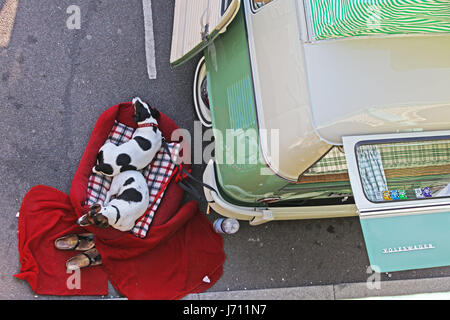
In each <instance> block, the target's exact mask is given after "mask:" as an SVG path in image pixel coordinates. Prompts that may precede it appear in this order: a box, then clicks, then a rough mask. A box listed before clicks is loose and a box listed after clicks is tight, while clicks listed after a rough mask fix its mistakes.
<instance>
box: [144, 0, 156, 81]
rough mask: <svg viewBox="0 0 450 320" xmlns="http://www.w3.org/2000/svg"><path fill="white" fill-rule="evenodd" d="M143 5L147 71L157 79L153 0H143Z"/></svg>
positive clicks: (149, 75)
mask: <svg viewBox="0 0 450 320" xmlns="http://www.w3.org/2000/svg"><path fill="white" fill-rule="evenodd" d="M142 6H143V8H144V27H145V54H146V58H147V73H148V77H149V78H150V79H156V54H155V36H154V34H153V14H152V1H151V0H142Z"/></svg>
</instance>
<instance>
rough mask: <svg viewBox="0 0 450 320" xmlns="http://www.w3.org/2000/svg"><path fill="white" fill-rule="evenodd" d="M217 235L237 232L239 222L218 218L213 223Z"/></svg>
mask: <svg viewBox="0 0 450 320" xmlns="http://www.w3.org/2000/svg"><path fill="white" fill-rule="evenodd" d="M213 225H214V230H215V231H216V232H217V233H223V234H233V233H236V232H237V231H238V230H239V222H238V221H237V220H236V219H231V218H219V219H217V220H216V221H214V223H213Z"/></svg>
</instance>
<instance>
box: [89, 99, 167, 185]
mask: <svg viewBox="0 0 450 320" xmlns="http://www.w3.org/2000/svg"><path fill="white" fill-rule="evenodd" d="M132 102H133V105H134V110H135V114H134V121H135V122H136V123H137V124H138V128H137V129H136V131H135V132H134V134H133V138H132V139H131V140H129V141H127V142H125V143H123V144H121V145H119V146H116V145H115V144H113V143H111V142H108V143H105V144H104V145H103V147H101V148H100V151H99V153H98V155H97V164H96V165H95V167H94V168H93V169H92V171H93V172H95V173H100V174H104V175H106V176H109V177H113V176H116V175H118V174H119V173H120V172H124V171H128V170H141V169H143V168H145V167H146V166H147V165H148V164H149V163H150V162H151V161H152V160H153V158H154V157H155V155H156V153H157V152H158V151H159V150H160V149H161V144H162V134H161V131H160V130H159V129H158V121H157V120H158V119H159V116H160V114H159V111H158V110H156V109H155V108H152V107H150V106H149V105H148V104H147V103H145V102H143V101H142V100H141V99H139V98H137V97H136V98H134V99H133V101H132Z"/></svg>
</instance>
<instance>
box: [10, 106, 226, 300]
mask: <svg viewBox="0 0 450 320" xmlns="http://www.w3.org/2000/svg"><path fill="white" fill-rule="evenodd" d="M132 114H133V107H132V105H131V103H123V104H119V105H116V106H114V107H112V108H110V109H108V110H107V111H105V112H104V113H103V114H102V115H101V116H100V118H99V119H98V121H97V123H96V125H95V128H94V130H93V132H92V135H91V138H90V140H89V143H88V146H87V147H86V150H85V152H84V154H83V157H82V159H81V162H80V165H79V167H78V169H77V171H76V173H75V176H74V178H73V181H72V186H71V190H70V196H69V195H66V194H64V193H62V192H60V191H58V190H56V189H53V188H50V187H46V186H36V187H34V188H32V189H31V190H30V191H29V192H28V193H27V195H26V196H25V198H24V200H23V202H22V206H21V209H20V216H19V255H20V264H21V268H20V273H19V274H17V275H15V277H17V278H19V279H24V280H26V281H28V283H29V284H30V286H31V287H32V289H33V291H34V292H35V293H36V294H43V295H106V294H107V291H108V290H107V279H109V280H110V281H111V283H112V284H113V286H114V287H115V289H116V290H117V291H118V292H120V293H121V294H123V295H124V296H126V297H127V298H129V299H179V298H182V297H183V296H185V295H187V294H189V293H198V292H202V291H204V290H206V289H208V288H209V287H211V286H212V285H213V284H214V283H215V282H216V281H217V280H218V279H219V278H220V276H221V274H222V265H223V263H224V260H225V254H224V252H223V240H222V238H221V236H219V235H217V234H216V233H215V232H214V230H213V228H212V225H211V223H210V222H209V220H208V219H207V218H206V217H205V216H204V215H203V213H202V212H200V210H199V208H198V203H197V202H195V201H191V202H188V203H186V204H185V205H184V206H182V207H181V208H180V203H181V200H182V198H183V195H184V192H183V190H182V189H181V188H180V187H179V186H178V185H177V184H176V183H174V182H171V183H170V185H169V187H168V189H167V190H166V192H165V196H164V199H163V200H162V202H161V204H160V206H159V208H158V211H157V212H156V214H155V217H154V219H153V222H152V226H151V227H150V231H149V233H148V235H147V237H146V238H144V239H139V238H137V237H135V236H134V235H132V234H131V233H124V232H120V231H118V230H115V229H113V228H107V229H103V230H102V229H98V228H96V227H87V228H80V227H79V226H77V225H76V224H75V221H76V219H77V218H78V217H80V216H81V215H83V213H84V212H85V210H86V208H85V207H83V204H84V202H85V200H86V193H87V183H88V179H89V175H90V173H91V169H92V167H93V165H94V163H95V161H96V156H97V152H98V150H99V149H100V147H101V146H102V145H103V143H104V142H105V140H106V138H107V136H108V134H109V132H110V130H111V128H112V126H113V124H114V120H118V121H119V122H122V123H124V124H127V125H129V126H132V127H134V128H135V127H136V125H135V124H134V122H133V121H132ZM159 124H160V129H161V131H162V132H163V135H164V136H165V138H166V139H167V140H168V141H170V136H171V133H172V132H173V130H175V129H177V126H176V124H175V123H174V122H173V121H172V120H171V119H170V118H168V117H167V116H165V115H164V114H161V119H160V121H159ZM82 232H92V233H95V243H96V247H97V249H98V251H99V252H100V254H101V256H102V260H103V264H102V265H101V266H96V267H89V268H86V269H81V273H80V274H79V277H78V278H79V279H78V278H75V277H76V276H78V275H76V274H70V273H66V269H65V261H66V260H67V259H68V258H70V257H71V256H73V255H75V254H77V253H78V252H75V251H60V250H57V249H55V248H54V240H55V239H56V238H58V237H60V236H63V235H66V234H70V233H82ZM205 277H207V278H205ZM205 279H206V280H207V282H205V281H204V280H205ZM78 280H79V282H77V281H78Z"/></svg>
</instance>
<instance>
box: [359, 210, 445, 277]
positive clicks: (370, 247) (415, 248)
mask: <svg viewBox="0 0 450 320" xmlns="http://www.w3.org/2000/svg"><path fill="white" fill-rule="evenodd" d="M361 226H362V230H363V233H364V240H365V242H366V248H367V252H368V255H369V260H370V264H371V265H372V266H378V267H379V268H380V272H392V271H401V270H411V269H423V268H432V267H442V266H448V265H450V212H445V213H430V214H410V215H407V216H396V217H384V218H361Z"/></svg>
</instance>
